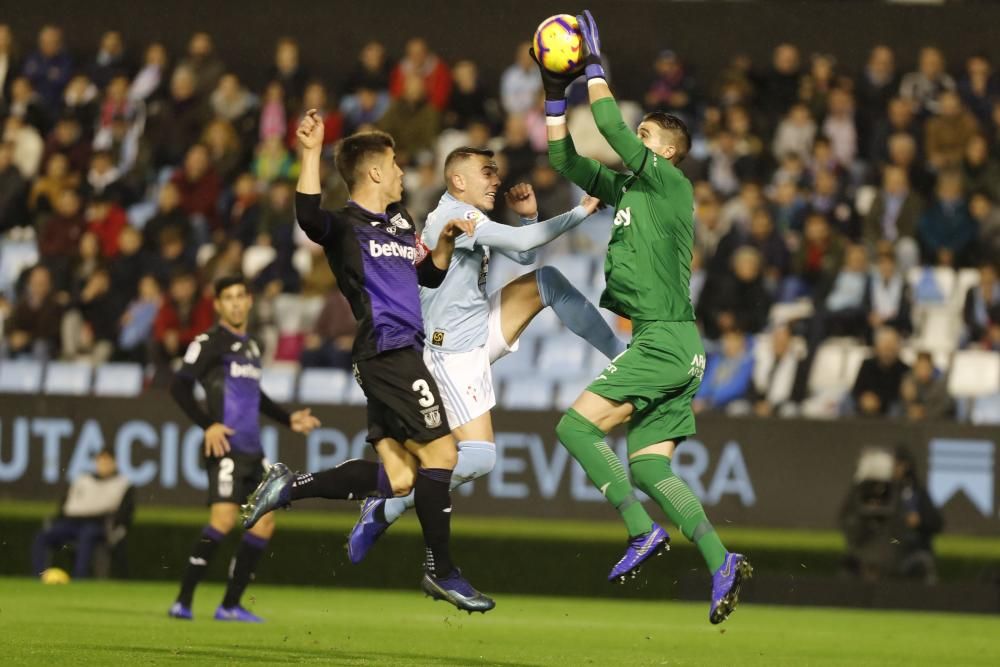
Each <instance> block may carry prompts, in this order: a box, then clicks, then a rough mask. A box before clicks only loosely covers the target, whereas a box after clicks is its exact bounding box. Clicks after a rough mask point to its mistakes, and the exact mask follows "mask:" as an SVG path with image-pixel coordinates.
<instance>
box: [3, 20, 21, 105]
mask: <svg viewBox="0 0 1000 667" xmlns="http://www.w3.org/2000/svg"><path fill="white" fill-rule="evenodd" d="M17 71H18V62H17V53H16V52H15V48H14V35H13V33H11V31H10V26H9V25H7V24H6V23H0V103H3V101H4V100H6V99H7V98H8V97H9V95H10V83H11V81H13V80H14V77H15V76H16V75H17Z"/></svg>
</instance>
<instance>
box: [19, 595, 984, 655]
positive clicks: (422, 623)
mask: <svg viewBox="0 0 1000 667" xmlns="http://www.w3.org/2000/svg"><path fill="white" fill-rule="evenodd" d="M415 583H416V579H415ZM175 592H176V586H175V585H174V584H163V583H138V582H137V583H119V582H116V583H105V582H73V583H71V584H70V585H68V586H43V585H41V584H40V583H38V582H37V581H35V580H29V579H0V638H2V639H0V645H2V647H3V663H4V664H6V665H11V664H14V665H23V664H40V665H57V664H74V665H76V664H101V665H114V664H119V665H135V664H165V663H171V664H185V665H192V664H212V665H220V664H288V663H318V664H332V665H448V666H457V665H508V666H515V665H574V666H575V665H591V664H593V665H602V666H603V665H630V666H633V665H713V666H718V665H796V666H798V665H852V666H859V665H900V664H905V665H942V664H949V665H996V664H1000V619H998V618H996V617H990V616H969V615H959V614H954V615H949V614H925V613H908V612H869V611H850V610H830V609H807V608H791V607H766V606H761V605H752V604H744V605H741V607H740V608H739V610H738V611H737V612H736V613H735V614H734V615H733V617H732V618H730V620H729V621H727V622H726V623H725V624H723V625H721V626H712V625H710V624H709V623H708V620H707V617H708V608H707V604H691V603H678V602H637V601H609V600H591V599H579V598H575V599H569V598H544V597H515V596H499V597H498V600H497V608H496V609H495V610H494V611H492V612H490V613H489V614H486V615H485V616H482V615H479V614H475V615H473V616H468V615H466V614H465V613H461V612H458V611H457V610H455V609H453V608H451V607H449V606H446V605H445V604H444V603H441V602H438V603H434V602H431V601H430V600H428V599H426V598H423V597H421V595H420V593H419V591H418V590H417V589H416V586H414V590H413V591H369V590H360V591H359V590H351V591H345V590H337V589H332V588H328V589H308V588H292V587H273V586H272V587H269V586H256V587H254V586H251V588H250V590H249V591H248V595H247V599H246V600H245V602H246V604H247V606H248V607H250V608H251V609H252V610H253V611H255V612H256V613H258V614H261V615H262V616H264V617H265V618H266V619H267V622H266V623H264V624H263V625H254V626H251V625H242V624H228V623H219V622H215V621H212V620H211V616H212V612H213V610H214V607H215V605H216V604H217V603H218V601H219V600H220V599H221V597H222V587H221V586H220V585H219V584H206V585H203V586H202V587H201V588H200V589H199V591H198V595H197V597H196V600H195V620H194V622H183V621H174V620H171V619H168V618H167V617H166V609H167V607H168V606H169V604H170V602H171V601H172V598H173V596H174V594H175Z"/></svg>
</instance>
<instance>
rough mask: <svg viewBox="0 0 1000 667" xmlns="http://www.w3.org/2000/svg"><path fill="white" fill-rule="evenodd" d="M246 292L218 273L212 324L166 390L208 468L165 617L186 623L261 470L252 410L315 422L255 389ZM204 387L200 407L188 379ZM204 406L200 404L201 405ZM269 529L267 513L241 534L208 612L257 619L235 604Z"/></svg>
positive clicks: (304, 426)
mask: <svg viewBox="0 0 1000 667" xmlns="http://www.w3.org/2000/svg"><path fill="white" fill-rule="evenodd" d="M252 306H253V297H252V296H251V295H250V292H249V290H248V289H247V285H246V283H245V282H244V281H243V279H242V278H240V277H226V278H221V279H220V280H218V281H217V282H216V284H215V312H216V313H218V315H219V323H218V325H216V326H214V327H212V328H211V329H209V330H208V331H206V332H205V333H203V334H201V335H199V336H198V337H197V338H195V339H194V341H193V342H192V343H191V345H189V346H188V349H187V352H186V353H185V355H184V365H183V366H181V369H180V370H179V371H178V372H177V375H176V377H175V378H174V381H173V384H172V385H171V387H170V393H171V394H172V395H173V397H174V400H176V401H177V404H178V405H180V406H181V408H182V409H183V410H184V412H185V413H186V414H187V416H188V417H190V418H191V421H193V422H194V423H195V424H197V425H198V426H201V427H202V428H203V429H205V470H206V472H207V473H208V505H209V521H208V525H207V526H205V527H204V528H203V529H202V531H201V537H200V538H199V539H198V542H196V543H195V545H194V549H193V551H192V552H191V556H190V557H189V558H188V566H187V569H186V570H185V572H184V578H183V580H182V582H181V590H180V593H179V594H178V595H177V600H176V601H175V602H174V604H173V606H172V607H170V611H169V614H170V616H171V617H172V618H179V619H185V620H191V619H192V617H193V615H192V613H191V600H192V598H193V597H194V590H195V587H197V585H198V582H199V581H201V578H202V577H203V576H204V574H205V569H206V568H207V567H208V563H209V561H210V560H211V559H212V556H213V555H214V554H215V552H216V550H217V549H218V546H219V542H221V541H222V538H224V537H225V536H226V534H227V533H229V531H230V530H232V529H233V526H234V525H236V515H237V510H238V509H239V505H240V503H242V502H243V501H244V500H246V498H247V496H248V495H249V494H250V492H251V491H253V489H254V487H256V486H257V484H258V483H259V482H260V480H261V478H263V476H264V472H265V471H266V465H267V464H266V462H265V460H264V450H263V449H262V448H261V444H260V421H259V414H265V415H267V416H268V417H270V418H271V419H273V420H274V421H276V422H278V423H279V424H284V425H285V426H287V427H289V428H290V429H292V430H293V431H295V432H296V433H303V434H305V433H309V432H310V431H312V430H313V429H314V428H316V427H317V426H319V425H320V424H319V420H318V419H316V417H314V416H312V414H311V413H310V411H309V410H308V409H305V410H298V411H296V412H293V413H291V414H289V413H288V412H286V411H285V410H284V409H283V408H282V407H281V406H280V405H278V404H277V403H275V402H274V401H272V400H271V399H270V398H268V396H267V394H265V393H264V392H263V391H262V390H261V388H260V351H261V350H260V345H259V344H258V342H257V341H256V340H255V339H254V338H253V337H252V336H250V335H248V334H247V319H248V317H249V314H250V308H251V307H252ZM195 381H197V382H200V383H201V385H202V387H203V388H204V389H205V396H206V399H207V400H206V407H202V406H201V405H200V404H199V403H198V401H196V400H195V398H194V383H195ZM206 408H207V409H206ZM273 533H274V517H273V515H272V514H268V515H266V516H264V517H262V519H261V521H260V522H258V523H257V525H255V526H254V527H253V528H251V529H250V530H248V531H247V532H246V533H244V534H243V541H242V542H241V543H240V548H239V551H237V552H236V557H235V558H234V559H233V566H232V568H231V569H230V575H229V585H228V586H227V588H226V594H225V597H224V598H223V600H222V604H221V605H219V608H218V609H216V611H215V620H217V621H243V622H252V623H259V622H260V621H261V619H260V618H259V617H258V616H256V615H254V614H252V613H251V612H249V611H247V610H246V609H244V608H243V607H242V606H241V605H240V598H241V597H242V596H243V591H244V590H245V589H246V587H247V585H248V584H249V583H250V579H251V578H252V577H253V573H254V570H255V569H256V568H257V563H258V562H259V561H260V557H261V555H262V554H263V553H264V548H265V547H266V546H267V542H268V540H269V539H271V535H272V534H273Z"/></svg>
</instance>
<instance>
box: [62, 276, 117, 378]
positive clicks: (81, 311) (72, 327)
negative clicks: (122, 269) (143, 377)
mask: <svg viewBox="0 0 1000 667" xmlns="http://www.w3.org/2000/svg"><path fill="white" fill-rule="evenodd" d="M121 312H122V304H121V302H120V301H119V299H118V298H117V295H115V293H114V292H113V291H112V289H111V277H110V275H109V273H108V270H107V269H106V268H103V267H98V268H97V269H96V270H95V271H94V272H93V273H92V274H91V275H90V277H89V278H88V279H87V282H86V283H85V284H84V285H83V287H82V289H80V290H79V291H78V292H76V293H75V294H74V295H73V298H72V300H71V302H70V304H69V310H68V311H67V312H66V314H65V315H64V316H63V319H62V327H61V328H62V356H63V358H64V359H68V360H71V361H76V360H83V361H87V362H89V363H91V364H103V363H105V362H107V361H108V360H110V359H111V356H112V354H113V352H114V341H115V339H116V338H117V334H118V318H119V316H120V315H121Z"/></svg>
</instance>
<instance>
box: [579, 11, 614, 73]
mask: <svg viewBox="0 0 1000 667" xmlns="http://www.w3.org/2000/svg"><path fill="white" fill-rule="evenodd" d="M576 22H577V23H579V24H580V34H582V35H583V43H584V44H585V45H586V46H587V58H586V60H585V61H584V62H586V63H587V68H586V72H587V81H590V80H591V79H606V78H607V76H606V75H605V73H604V65H603V64H602V63H601V36H600V35H599V34H598V32H597V21H595V20H594V15H593V14H591V13H590V10H589V9H584V10H583V14H580V15H578V16H577V17H576Z"/></svg>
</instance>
